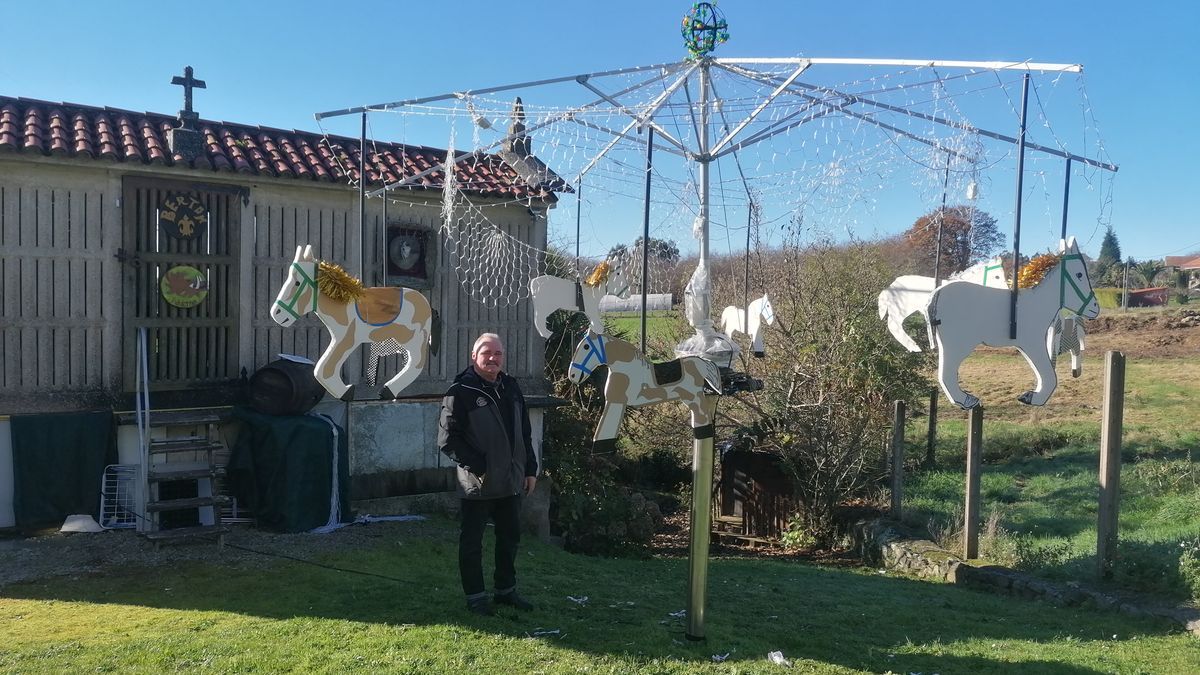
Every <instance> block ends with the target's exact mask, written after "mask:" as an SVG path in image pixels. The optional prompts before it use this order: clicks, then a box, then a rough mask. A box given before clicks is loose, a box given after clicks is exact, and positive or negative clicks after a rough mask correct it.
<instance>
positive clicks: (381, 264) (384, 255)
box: [374, 189, 388, 286]
mask: <svg viewBox="0 0 1200 675" xmlns="http://www.w3.org/2000/svg"><path fill="white" fill-rule="evenodd" d="M374 264H376V270H377V271H376V286H386V285H388V190H386V189H385V190H384V191H383V225H380V226H379V234H378V235H377V237H376V255H374Z"/></svg>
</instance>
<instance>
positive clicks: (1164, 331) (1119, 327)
mask: <svg viewBox="0 0 1200 675" xmlns="http://www.w3.org/2000/svg"><path fill="white" fill-rule="evenodd" d="M1084 330H1085V331H1087V351H1088V352H1090V353H1091V354H1092V355H1093V356H1094V355H1096V354H1103V353H1104V352H1106V351H1109V350H1114V351H1119V352H1123V353H1124V354H1125V356H1126V357H1127V358H1148V357H1149V358H1154V357H1162V358H1178V357H1185V356H1195V355H1200V308H1197V309H1172V310H1169V311H1167V310H1161V309H1157V310H1133V311H1129V312H1121V311H1118V310H1108V311H1105V312H1104V313H1102V314H1101V315H1100V316H1098V317H1096V318H1095V319H1092V320H1090V321H1088V322H1086V323H1085V324H1084Z"/></svg>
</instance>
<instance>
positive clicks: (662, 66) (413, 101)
mask: <svg viewBox="0 0 1200 675" xmlns="http://www.w3.org/2000/svg"><path fill="white" fill-rule="evenodd" d="M685 65H691V64H690V63H688V62H687V61H676V62H674V63H658V64H654V65H650V66H635V67H632V68H620V69H618V70H606V71H602V72H599V73H585V74H582V75H567V76H565V77H552V78H550V79H546V80H531V81H529V82H518V83H517V84H504V85H500V86H497V87H486V88H484V89H471V90H468V91H455V92H450V93H447V94H437V95H435V96H424V97H421V98H409V99H405V100H403V101H392V102H391V103H377V104H375V105H367V106H359V107H357V108H343V109H341V110H328V111H326V112H319V113H316V114H315V115H314V117H316V118H317V119H318V120H322V119H325V118H327V117H339V116H341V115H354V114H357V113H362V112H372V111H383V110H391V109H393V108H402V107H404V106H407V105H420V104H422V103H434V102H436V101H445V100H448V99H452V98H458V97H461V96H464V95H475V96H478V95H480V94H495V93H497V92H501V91H511V90H513V89H526V88H529V87H540V86H542V85H546V84H558V83H561V82H570V81H572V80H578V79H579V78H581V77H583V78H591V77H607V76H609V75H627V74H629V73H642V72H645V71H647V70H663V71H673V70H677V69H678V68H680V67H682V66H685Z"/></svg>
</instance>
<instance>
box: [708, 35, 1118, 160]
mask: <svg viewBox="0 0 1200 675" xmlns="http://www.w3.org/2000/svg"><path fill="white" fill-rule="evenodd" d="M720 61H723V60H720ZM812 62H813V63H817V62H818V60H817V59H812ZM1028 65H1030V66H1031V68H1030V69H1034V68H1032V66H1035V65H1052V64H1028ZM718 66H719V67H724V69H725V70H727V71H729V72H731V73H736V74H738V75H741V76H742V77H747V78H750V79H754V80H757V81H762V82H771V83H776V82H779V81H781V80H782V79H783V78H781V77H779V76H776V75H768V74H765V73H757V72H754V71H752V70H749V69H746V68H738V67H737V66H736V65H731V64H723V63H720V62H719V63H718ZM797 88H799V89H804V90H806V91H805V92H801V91H797ZM787 91H789V92H790V93H792V94H795V95H799V96H803V97H805V98H808V99H809V100H811V99H812V98H813V97H812V95H811V94H807V92H808V91H817V92H821V93H823V94H830V95H833V96H838V97H842V98H844V99H846V100H848V101H849V102H851V103H861V104H862V105H865V106H870V107H874V108H880V109H883V110H888V111H890V112H894V113H897V114H900V115H907V116H909V117H916V118H918V119H922V120H925V121H927V122H934V123H936V124H942V125H944V126H948V127H951V128H955V129H961V130H963V131H969V132H971V133H977V134H979V135H981V136H986V137H988V138H992V139H995V140H998V141H1004V142H1006V143H1012V144H1013V145H1016V144H1017V142H1018V140H1017V139H1016V138H1014V137H1012V136H1008V135H1006V134H1001V133H997V132H995V131H988V130H987V129H980V128H978V127H974V126H972V125H970V124H967V123H965V122H958V121H955V120H950V119H946V118H944V117H938V116H937V115H930V114H927V113H922V112H917V111H916V110H908V109H906V108H901V107H899V106H894V105H890V104H887V103H883V102H881V101H876V100H874V99H870V98H866V97H863V96H858V95H856V94H851V93H848V92H844V91H840V90H838V89H831V88H829V87H821V86H818V85H815V84H806V83H804V82H793V83H792V84H791V85H789V86H788V87H787ZM860 119H865V120H866V121H872V120H870V118H860ZM1025 147H1026V148H1028V149H1032V150H1037V151H1039V152H1044V153H1046V154H1048V155H1054V156H1056V157H1062V158H1064V159H1072V160H1074V161H1077V162H1083V163H1084V164H1087V165H1088V166H1093V167H1096V168H1098V169H1105V170H1107V171H1114V172H1115V171H1117V169H1118V168H1119V167H1117V165H1115V164H1109V163H1107V162H1101V161H1099V160H1095V159H1089V158H1087V157H1083V156H1080V155H1076V154H1074V153H1070V152H1066V151H1064V150H1059V149H1057V148H1051V147H1048V146H1045V145H1040V144H1037V143H1030V142H1029V141H1026V142H1025Z"/></svg>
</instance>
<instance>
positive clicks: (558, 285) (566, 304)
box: [529, 257, 629, 338]
mask: <svg viewBox="0 0 1200 675" xmlns="http://www.w3.org/2000/svg"><path fill="white" fill-rule="evenodd" d="M623 263H624V260H623V259H622V258H621V257H618V258H617V259H615V260H613V259H609V260H605V261H603V262H601V263H600V264H599V265H596V268H595V269H593V270H592V272H591V274H589V275H588V276H587V278H585V279H582V280H580V281H572V280H570V279H563V278H562V277H556V276H553V275H550V274H543V275H542V276H540V277H534V278H533V279H531V280H530V281H529V293H530V295H532V296H533V326H534V328H536V329H537V332H538V335H541V336H542V337H544V338H548V337H550V329H549V328H548V327H547V326H546V320H547V319H549V318H550V315H551V314H553V313H554V312H555V311H556V310H559V309H573V310H575V311H578V312H583V313H584V314H586V315H587V318H588V321H589V322H590V323H591V329H592V331H593V332H595V333H597V334H599V335H603V334H604V319H602V318H601V317H600V298H602V297H604V296H606V295H615V296H618V297H625V296H626V295H627V294H628V293H629V283H628V282H627V281H626V280H625V269H624V267H625V266H624V264H623Z"/></svg>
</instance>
